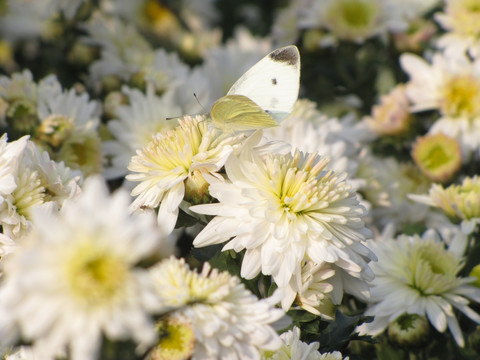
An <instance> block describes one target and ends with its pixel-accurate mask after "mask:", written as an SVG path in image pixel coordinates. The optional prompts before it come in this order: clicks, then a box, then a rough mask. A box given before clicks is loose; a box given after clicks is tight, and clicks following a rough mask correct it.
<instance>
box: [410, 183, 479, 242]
mask: <svg viewBox="0 0 480 360" xmlns="http://www.w3.org/2000/svg"><path fill="white" fill-rule="evenodd" d="M409 197H410V198H411V199H412V200H414V201H417V202H419V203H423V204H427V205H430V206H433V207H437V208H440V209H441V210H442V211H443V212H444V213H445V214H446V215H447V216H448V217H449V218H450V219H452V220H454V221H455V222H457V221H462V224H461V225H462V231H464V232H465V233H466V234H469V233H471V232H472V231H474V230H475V226H476V225H477V224H478V223H480V176H478V175H475V176H473V177H466V178H464V179H463V181H462V184H461V185H456V184H452V185H450V186H448V187H446V188H444V187H443V186H442V185H440V184H432V186H431V187H430V189H429V190H428V195H415V194H410V195H409Z"/></svg>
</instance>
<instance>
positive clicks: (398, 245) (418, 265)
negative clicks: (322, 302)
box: [360, 230, 480, 347]
mask: <svg viewBox="0 0 480 360" xmlns="http://www.w3.org/2000/svg"><path fill="white" fill-rule="evenodd" d="M369 246H371V248H372V249H373V251H374V252H375V254H376V255H377V257H378V262H377V263H374V264H372V266H371V267H372V270H373V271H374V273H375V279H374V280H373V281H372V283H371V285H372V288H371V297H370V300H369V301H370V302H371V304H370V305H369V307H368V308H367V310H366V312H365V315H374V316H375V319H374V321H373V322H371V323H365V324H363V325H361V326H360V330H361V333H364V334H365V333H367V334H372V335H377V334H379V333H381V332H382V331H383V330H385V328H386V327H387V326H388V324H389V323H390V322H393V321H394V320H395V319H396V318H397V317H399V316H400V315H402V314H404V313H407V314H418V315H423V316H427V317H428V320H429V321H430V323H431V324H432V325H433V326H434V327H435V329H437V330H438V331H439V332H444V331H445V330H446V329H447V327H448V329H449V330H450V332H451V333H452V335H453V337H454V338H455V341H456V342H457V344H458V345H459V346H462V347H463V346H464V339H463V335H462V331H461V329H460V327H459V324H458V322H457V318H456V316H455V313H454V309H457V310H460V311H461V312H463V313H464V314H465V315H466V316H468V317H469V318H470V319H472V320H474V321H476V322H477V323H480V316H479V315H478V314H477V313H476V312H474V311H473V310H472V309H471V308H470V307H469V306H468V304H469V300H473V301H475V302H479V301H480V289H479V288H477V287H474V286H470V285H468V283H470V282H472V281H474V279H472V278H461V277H458V276H457V274H458V272H459V271H460V270H461V268H462V266H463V264H462V259H461V258H460V257H458V255H456V254H455V253H454V252H452V251H449V250H446V249H445V244H444V243H443V242H441V241H439V239H438V237H437V235H436V233H435V232H433V231H430V230H429V231H427V232H425V233H424V235H423V236H422V237H420V236H418V235H414V236H406V235H400V236H399V237H397V238H396V239H392V238H385V239H382V240H377V241H369Z"/></svg>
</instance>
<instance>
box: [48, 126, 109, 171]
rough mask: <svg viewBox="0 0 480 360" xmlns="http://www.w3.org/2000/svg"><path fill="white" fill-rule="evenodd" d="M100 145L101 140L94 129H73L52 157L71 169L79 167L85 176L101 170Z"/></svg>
mask: <svg viewBox="0 0 480 360" xmlns="http://www.w3.org/2000/svg"><path fill="white" fill-rule="evenodd" d="M101 146H102V141H101V140H100V137H99V135H98V134H97V132H96V131H85V132H75V131H73V132H72V134H71V136H70V137H69V138H68V139H66V140H65V141H64V142H63V144H62V146H61V148H60V150H59V151H58V152H55V153H54V154H53V156H52V157H53V159H54V160H55V161H58V162H60V161H63V162H65V165H67V166H68V167H70V168H72V169H80V170H81V171H82V172H83V174H84V175H85V176H89V175H92V174H98V173H99V172H100V171H101V170H102V155H101V154H102V152H101Z"/></svg>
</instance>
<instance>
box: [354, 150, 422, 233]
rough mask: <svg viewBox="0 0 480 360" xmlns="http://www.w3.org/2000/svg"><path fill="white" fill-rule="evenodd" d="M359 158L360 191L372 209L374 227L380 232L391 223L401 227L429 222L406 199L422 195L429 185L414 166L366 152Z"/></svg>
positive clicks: (417, 207)
mask: <svg viewBox="0 0 480 360" xmlns="http://www.w3.org/2000/svg"><path fill="white" fill-rule="evenodd" d="M362 155H363V157H362V158H360V165H359V170H358V172H357V176H358V177H359V178H361V179H363V180H364V183H363V185H362V186H360V188H359V191H360V192H361V193H362V195H363V197H364V199H365V200H367V201H368V202H370V204H371V205H372V208H371V209H370V210H369V216H370V217H371V220H372V221H373V225H376V226H379V227H380V228H382V227H383V226H385V225H386V224H387V223H391V222H392V223H395V224H396V226H398V227H401V226H403V225H406V224H412V223H417V222H420V221H424V220H426V219H427V218H428V216H429V215H430V213H429V211H428V209H426V208H425V207H424V206H421V205H420V204H417V203H415V202H413V201H411V200H409V199H408V198H407V195H408V194H423V193H425V192H426V191H427V190H428V188H429V187H430V184H431V182H430V181H429V180H428V179H427V178H426V177H425V176H424V175H423V174H422V173H421V172H420V171H419V170H418V168H417V167H416V166H415V165H414V164H413V163H401V162H398V161H397V160H396V159H395V158H393V157H386V158H379V157H376V156H373V155H371V154H369V153H368V152H365V153H364V154H362Z"/></svg>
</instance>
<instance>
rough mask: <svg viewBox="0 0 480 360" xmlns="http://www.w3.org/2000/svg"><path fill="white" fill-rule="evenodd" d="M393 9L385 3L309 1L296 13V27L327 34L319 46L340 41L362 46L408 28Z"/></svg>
mask: <svg viewBox="0 0 480 360" xmlns="http://www.w3.org/2000/svg"><path fill="white" fill-rule="evenodd" d="M394 9H395V7H392V6H391V4H390V3H389V2H388V1H385V0H324V1H310V2H307V5H306V6H304V7H303V8H302V9H301V11H300V13H299V16H300V19H299V26H300V28H303V29H311V28H315V29H316V28H321V29H325V30H327V31H328V33H327V34H325V36H324V37H323V38H322V40H321V44H320V45H324V46H328V45H332V44H336V43H337V42H338V41H339V40H341V41H351V42H355V43H363V42H364V41H365V40H367V39H369V38H372V37H377V36H385V35H387V33H388V32H389V31H393V32H396V31H403V30H405V29H406V28H407V23H406V22H405V19H404V18H403V16H402V15H403V14H402V13H399V12H398V11H393V10H394Z"/></svg>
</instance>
